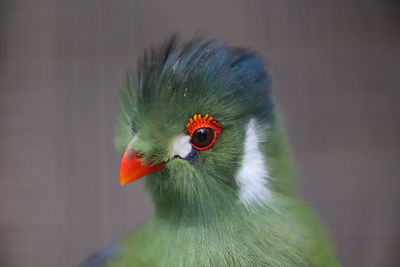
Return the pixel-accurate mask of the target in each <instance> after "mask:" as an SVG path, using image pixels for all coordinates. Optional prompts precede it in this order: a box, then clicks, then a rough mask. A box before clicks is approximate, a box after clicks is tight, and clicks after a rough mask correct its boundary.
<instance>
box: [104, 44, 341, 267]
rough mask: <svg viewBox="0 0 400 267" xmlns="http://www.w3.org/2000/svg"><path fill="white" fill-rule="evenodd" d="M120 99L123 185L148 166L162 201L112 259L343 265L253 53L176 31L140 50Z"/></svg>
mask: <svg viewBox="0 0 400 267" xmlns="http://www.w3.org/2000/svg"><path fill="white" fill-rule="evenodd" d="M119 105H120V116H119V118H118V123H117V127H116V133H117V135H116V139H115V143H116V146H117V149H118V151H120V152H121V154H122V160H121V169H120V178H121V184H123V185H125V184H127V183H129V182H132V181H134V180H136V179H138V178H141V177H144V178H143V179H144V180H145V184H146V188H147V190H148V191H149V193H150V194H151V197H152V200H153V202H154V207H155V212H154V215H153V216H152V217H151V219H150V220H149V221H148V222H147V223H146V224H145V225H144V226H142V227H141V228H140V229H138V230H136V231H134V232H132V233H131V234H129V235H127V236H126V238H124V239H123V240H122V241H121V242H120V244H119V248H120V250H119V251H118V254H117V255H116V256H115V257H114V258H113V259H112V260H111V261H109V266H338V265H339V264H338V262H337V260H336V258H335V255H334V252H333V249H332V246H331V244H330V241H329V237H328V234H327V233H326V231H325V230H324V227H323V226H322V224H321V223H320V222H319V220H318V219H317V218H316V216H315V215H314V214H313V212H312V211H310V209H309V208H308V207H307V206H306V205H305V204H303V203H302V202H301V201H299V200H298V199H297V198H296V196H295V194H294V189H293V188H294V186H293V178H294V169H293V167H292V161H291V157H290V150H289V149H288V146H287V142H286V137H285V131H284V127H283V125H282V120H281V119H280V116H279V112H278V111H277V109H276V107H275V101H274V99H273V97H272V95H271V81H270V78H269V76H268V72H267V71H266V67H265V64H264V62H263V60H262V58H261V57H260V56H259V55H258V54H257V53H255V52H253V51H249V50H245V49H241V48H233V47H230V46H228V45H226V44H224V43H221V42H220V41H218V40H214V39H207V38H195V39H194V40H192V41H190V42H188V43H185V44H182V45H181V44H179V43H178V41H177V38H176V36H174V37H171V38H170V39H169V40H168V41H167V42H165V43H164V44H163V45H161V46H159V47H153V48H151V49H149V50H147V51H145V53H144V55H143V56H142V57H141V59H139V61H138V66H137V74H133V72H130V73H129V74H128V82H127V85H126V88H124V89H122V90H121V96H120V101H119ZM128 186H134V184H129V185H128Z"/></svg>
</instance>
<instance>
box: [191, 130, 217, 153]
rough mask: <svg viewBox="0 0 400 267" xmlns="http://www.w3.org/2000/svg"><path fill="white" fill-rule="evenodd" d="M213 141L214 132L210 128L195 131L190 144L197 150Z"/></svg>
mask: <svg viewBox="0 0 400 267" xmlns="http://www.w3.org/2000/svg"><path fill="white" fill-rule="evenodd" d="M213 140H214V131H213V129H211V128H200V129H197V130H196V131H195V132H194V133H193V136H192V143H193V144H194V145H195V146H197V147H199V148H203V147H206V146H208V145H209V144H211V142H212V141H213Z"/></svg>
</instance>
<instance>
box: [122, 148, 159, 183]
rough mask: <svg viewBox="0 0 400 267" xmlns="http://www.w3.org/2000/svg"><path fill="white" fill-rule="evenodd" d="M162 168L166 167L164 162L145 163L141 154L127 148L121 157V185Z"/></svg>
mask: <svg viewBox="0 0 400 267" xmlns="http://www.w3.org/2000/svg"><path fill="white" fill-rule="evenodd" d="M162 168H164V164H163V163H161V164H148V165H145V164H144V163H143V161H142V156H141V155H140V154H138V153H136V152H132V151H129V149H126V150H125V152H124V154H123V155H122V159H121V166H120V168H119V180H120V183H121V185H126V184H128V183H130V182H133V181H135V180H137V179H139V178H141V177H143V176H145V175H146V174H149V173H151V172H155V171H158V170H161V169H162Z"/></svg>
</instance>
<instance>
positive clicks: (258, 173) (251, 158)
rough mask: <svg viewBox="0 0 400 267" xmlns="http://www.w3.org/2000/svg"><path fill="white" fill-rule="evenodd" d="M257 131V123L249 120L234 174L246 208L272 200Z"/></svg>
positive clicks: (254, 120)
mask: <svg viewBox="0 0 400 267" xmlns="http://www.w3.org/2000/svg"><path fill="white" fill-rule="evenodd" d="M257 130H258V127H257V121H256V119H254V118H251V119H250V121H249V123H248V124H247V128H246V136H245V139H244V150H243V152H244V154H243V159H242V163H241V166H240V168H239V171H238V173H237V174H236V182H237V184H238V185H239V189H240V201H241V202H242V203H243V204H244V205H245V206H246V207H247V208H249V207H250V206H252V205H254V204H258V205H263V204H265V203H267V202H268V201H269V200H270V199H271V198H272V193H271V191H270V190H269V189H268V178H269V176H268V170H267V168H266V163H265V159H264V155H263V154H262V152H261V151H260V149H259V143H260V138H259V135H258V132H257Z"/></svg>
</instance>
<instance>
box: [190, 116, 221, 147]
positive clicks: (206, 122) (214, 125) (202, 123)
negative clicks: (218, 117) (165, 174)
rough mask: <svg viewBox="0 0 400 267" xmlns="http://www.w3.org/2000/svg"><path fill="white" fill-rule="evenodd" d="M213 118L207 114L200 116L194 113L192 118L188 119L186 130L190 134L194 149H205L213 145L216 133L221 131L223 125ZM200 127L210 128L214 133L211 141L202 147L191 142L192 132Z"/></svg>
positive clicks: (216, 136) (191, 138)
mask: <svg viewBox="0 0 400 267" xmlns="http://www.w3.org/2000/svg"><path fill="white" fill-rule="evenodd" d="M213 119H214V118H213V117H212V116H208V114H206V115H205V116H204V117H202V116H201V115H200V114H195V115H194V116H193V118H190V119H189V122H188V124H187V125H186V132H187V133H188V134H189V135H190V140H191V141H192V146H193V147H194V148H195V149H197V150H206V149H209V148H210V147H212V146H213V145H214V143H215V140H217V138H218V135H219V134H220V133H221V131H222V129H223V127H222V126H221V125H220V124H219V123H218V122H216V121H215V120H213ZM202 128H204V129H207V128H208V129H211V130H212V131H213V133H214V136H213V139H212V141H211V142H210V143H209V144H207V145H206V146H204V147H200V146H197V145H196V144H194V142H193V134H194V133H195V132H196V131H197V130H199V129H202Z"/></svg>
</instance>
